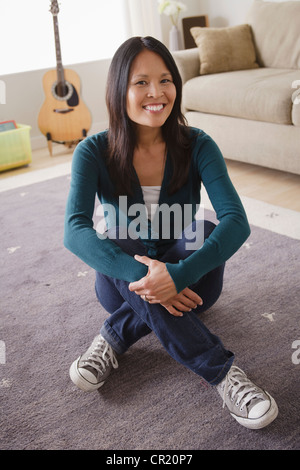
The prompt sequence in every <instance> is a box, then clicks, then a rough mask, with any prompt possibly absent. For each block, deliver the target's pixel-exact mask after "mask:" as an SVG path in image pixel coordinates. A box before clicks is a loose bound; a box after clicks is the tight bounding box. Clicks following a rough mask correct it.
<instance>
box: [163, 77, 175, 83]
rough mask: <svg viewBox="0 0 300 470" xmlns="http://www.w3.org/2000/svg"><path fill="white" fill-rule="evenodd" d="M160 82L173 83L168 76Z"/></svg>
mask: <svg viewBox="0 0 300 470" xmlns="http://www.w3.org/2000/svg"><path fill="white" fill-rule="evenodd" d="M161 83H173V82H172V80H169V79H168V78H164V79H163V80H162V81H161Z"/></svg>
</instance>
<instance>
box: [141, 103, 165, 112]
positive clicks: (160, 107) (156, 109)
mask: <svg viewBox="0 0 300 470" xmlns="http://www.w3.org/2000/svg"><path fill="white" fill-rule="evenodd" d="M163 107H164V105H163V104H159V105H157V106H145V109H148V111H161V110H162V109H163Z"/></svg>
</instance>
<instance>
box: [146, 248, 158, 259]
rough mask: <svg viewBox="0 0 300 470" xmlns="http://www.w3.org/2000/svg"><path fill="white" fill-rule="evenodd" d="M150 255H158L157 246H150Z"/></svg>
mask: <svg viewBox="0 0 300 470" xmlns="http://www.w3.org/2000/svg"><path fill="white" fill-rule="evenodd" d="M148 255H149V256H150V257H151V256H156V255H157V250H156V249H155V248H149V249H148Z"/></svg>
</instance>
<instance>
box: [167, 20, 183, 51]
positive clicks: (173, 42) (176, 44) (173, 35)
mask: <svg viewBox="0 0 300 470" xmlns="http://www.w3.org/2000/svg"><path fill="white" fill-rule="evenodd" d="M169 49H170V51H180V50H181V49H182V41H181V35H180V31H179V30H178V28H177V26H175V25H174V24H173V26H172V28H171V29H170V32H169Z"/></svg>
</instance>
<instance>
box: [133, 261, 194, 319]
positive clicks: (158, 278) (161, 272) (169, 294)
mask: <svg viewBox="0 0 300 470" xmlns="http://www.w3.org/2000/svg"><path fill="white" fill-rule="evenodd" d="M134 258H135V259H136V260H137V261H139V262H140V263H142V264H144V265H146V266H148V273H147V274H146V276H145V277H143V278H141V279H139V280H138V281H135V282H131V283H130V284H129V290H130V291H132V292H135V293H136V294H137V295H139V296H141V298H142V299H143V300H145V301H147V302H149V303H150V304H161V305H162V306H163V307H164V308H165V309H166V310H167V311H168V312H169V313H170V314H171V315H174V316H176V317H181V316H182V315H183V312H190V311H191V310H192V309H194V308H196V307H197V306H198V305H202V303H203V302H202V299H201V297H199V295H198V294H196V293H195V292H194V291H192V290H191V289H189V287H186V288H185V289H183V290H182V291H181V292H180V293H179V294H178V293H177V290H176V287H175V284H174V281H173V279H172V278H171V276H170V274H169V273H168V270H167V267H166V265H165V263H163V262H161V261H158V260H154V259H151V258H148V256H138V255H135V257H134Z"/></svg>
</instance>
